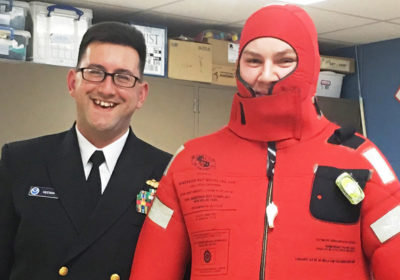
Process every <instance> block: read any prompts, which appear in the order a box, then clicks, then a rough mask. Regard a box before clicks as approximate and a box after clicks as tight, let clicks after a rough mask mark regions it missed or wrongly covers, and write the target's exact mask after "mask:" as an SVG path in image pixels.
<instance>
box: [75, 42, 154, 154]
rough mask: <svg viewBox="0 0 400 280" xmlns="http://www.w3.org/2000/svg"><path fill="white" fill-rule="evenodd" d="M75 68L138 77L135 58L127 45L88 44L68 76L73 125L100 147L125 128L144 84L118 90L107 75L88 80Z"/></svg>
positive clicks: (144, 90) (139, 102)
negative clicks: (100, 78) (75, 110)
mask: <svg viewBox="0 0 400 280" xmlns="http://www.w3.org/2000/svg"><path fill="white" fill-rule="evenodd" d="M79 68H91V69H94V70H96V71H97V70H101V71H104V72H107V73H112V74H113V73H119V74H128V75H132V76H135V77H141V75H140V70H139V55H138V52H137V51H136V50H135V49H133V48H132V47H129V46H124V45H118V44H113V43H104V42H98V41H95V42H92V43H90V44H89V45H88V47H87V49H86V51H85V53H84V55H83V56H82V59H81V60H80V63H79V67H78V69H71V70H70V71H69V73H68V77H67V82H68V88H69V93H70V95H71V96H72V97H73V98H74V99H75V102H76V108H77V120H76V125H77V127H78V129H79V131H80V132H81V133H82V134H83V135H84V136H85V137H86V138H87V139H88V140H89V141H90V142H91V143H92V144H94V145H95V146H97V147H98V148H102V147H104V146H106V145H108V144H110V143H112V142H113V141H115V140H116V139H118V138H119V137H120V136H122V135H123V134H124V133H125V132H126V130H127V129H128V128H129V125H130V121H131V117H132V114H133V113H134V111H135V110H136V109H139V108H141V107H142V105H143V103H144V101H145V100H146V97H147V94H148V84H147V83H146V82H144V81H139V80H138V81H137V82H136V84H135V86H134V87H121V86H118V85H116V84H115V83H114V81H113V77H111V76H109V75H107V76H106V77H105V79H104V80H103V81H99V82H93V81H88V80H85V79H84V78H83V73H82V71H81V70H79ZM114 78H115V79H116V77H114Z"/></svg>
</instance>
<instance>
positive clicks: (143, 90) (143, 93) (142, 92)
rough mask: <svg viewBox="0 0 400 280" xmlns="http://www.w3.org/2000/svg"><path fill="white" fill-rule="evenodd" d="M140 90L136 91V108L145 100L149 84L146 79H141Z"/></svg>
mask: <svg viewBox="0 0 400 280" xmlns="http://www.w3.org/2000/svg"><path fill="white" fill-rule="evenodd" d="M139 86H140V90H139V93H138V102H137V104H136V108H137V109H139V108H141V107H142V106H143V104H144V102H145V101H146V98H147V95H148V94H149V84H148V83H147V82H146V81H143V82H141V83H140V84H139Z"/></svg>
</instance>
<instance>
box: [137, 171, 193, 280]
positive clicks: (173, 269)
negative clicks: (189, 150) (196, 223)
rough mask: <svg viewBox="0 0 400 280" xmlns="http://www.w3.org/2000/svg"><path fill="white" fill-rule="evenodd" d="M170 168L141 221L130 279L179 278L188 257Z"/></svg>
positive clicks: (181, 217)
mask: <svg viewBox="0 0 400 280" xmlns="http://www.w3.org/2000/svg"><path fill="white" fill-rule="evenodd" d="M172 173H173V172H172V170H171V171H168V174H167V175H165V176H164V177H163V178H162V179H161V182H160V185H159V188H158V190H157V196H156V198H155V199H154V202H153V205H152V207H151V210H150V212H149V214H148V216H147V217H146V220H145V222H144V224H143V227H142V230H141V233H140V236H139V240H138V244H137V246H136V251H135V256H134V260H133V264H132V270H131V276H130V280H133V279H134V280H141V279H146V280H152V279H165V280H169V279H170V280H179V279H182V278H183V276H184V273H185V268H186V265H187V263H188V261H189V258H190V245H189V238H188V235H187V231H186V227H185V223H184V219H183V216H182V212H181V209H180V206H179V201H178V197H177V195H176V192H175V186H174V181H173V175H172Z"/></svg>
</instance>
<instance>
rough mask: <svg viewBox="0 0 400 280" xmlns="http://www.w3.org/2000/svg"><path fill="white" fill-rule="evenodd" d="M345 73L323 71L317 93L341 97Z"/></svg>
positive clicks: (320, 74)
mask: <svg viewBox="0 0 400 280" xmlns="http://www.w3.org/2000/svg"><path fill="white" fill-rule="evenodd" d="M343 77H344V74H338V73H335V72H331V71H321V72H320V73H319V77H318V83H317V94H316V95H318V96H327V97H340V92H341V91H342V82H343Z"/></svg>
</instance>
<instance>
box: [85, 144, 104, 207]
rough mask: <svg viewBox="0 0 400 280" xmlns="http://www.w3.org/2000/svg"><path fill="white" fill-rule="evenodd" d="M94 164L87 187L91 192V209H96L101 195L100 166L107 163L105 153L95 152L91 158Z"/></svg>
mask: <svg viewBox="0 0 400 280" xmlns="http://www.w3.org/2000/svg"><path fill="white" fill-rule="evenodd" d="M89 161H90V162H91V163H92V169H91V170H90V174H89V177H88V178H87V181H86V182H87V186H88V191H89V207H90V209H94V208H95V207H96V205H97V202H98V201H99V198H100V195H101V179H100V171H99V166H100V165H101V164H102V163H103V162H104V161H105V158H104V154H103V151H99V150H97V151H95V152H94V153H93V154H92V156H91V157H90V159H89Z"/></svg>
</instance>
